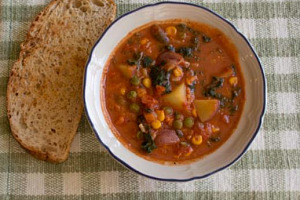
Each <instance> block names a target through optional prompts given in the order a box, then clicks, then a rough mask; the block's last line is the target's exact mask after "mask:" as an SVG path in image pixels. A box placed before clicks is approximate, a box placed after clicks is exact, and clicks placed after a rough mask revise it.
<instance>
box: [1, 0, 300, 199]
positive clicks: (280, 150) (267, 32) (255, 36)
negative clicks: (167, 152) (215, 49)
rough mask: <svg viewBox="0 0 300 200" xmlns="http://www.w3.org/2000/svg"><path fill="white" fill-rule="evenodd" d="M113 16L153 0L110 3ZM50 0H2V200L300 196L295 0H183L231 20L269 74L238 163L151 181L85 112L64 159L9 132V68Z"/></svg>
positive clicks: (298, 15)
mask: <svg viewBox="0 0 300 200" xmlns="http://www.w3.org/2000/svg"><path fill="white" fill-rule="evenodd" d="M115 1H116V4H117V8H118V9H117V15H118V16H120V15H121V14H123V13H126V12H128V11H130V10H133V9H135V8H138V7H140V6H143V5H145V4H147V3H153V2H157V1H151V0H144V1H143V0H115ZM48 2H49V0H1V1H0V199H20V200H25V199H30V200H34V199H151V200H152V199H172V200H173V199H197V200H198V199H223V200H228V199H242V200H243V199H245V200H248V199H259V200H261V199H278V200H281V199H295V200H299V199H300V56H299V55H300V1H299V0H287V1H284V0H237V1H230V0H212V1H209V0H206V1H196V0H194V1H186V2H192V3H195V4H199V5H203V6H206V7H207V8H210V9H212V10H214V11H216V12H217V13H219V14H220V15H222V16H223V17H225V18H227V19H228V20H230V21H231V22H232V23H233V24H234V25H236V27H237V28H238V29H239V30H240V31H241V32H242V33H243V34H244V35H245V36H246V37H247V38H249V40H250V42H251V43H252V44H253V46H254V48H255V50H256V51H257V53H258V55H259V57H260V59H261V61H262V64H263V67H264V70H265V75H266V78H267V84H268V88H267V89H268V94H267V98H268V106H267V112H266V114H265V119H264V123H263V126H262V128H261V130H260V132H259V134H258V136H257V138H256V139H255V141H254V142H253V144H252V145H251V148H250V149H249V150H248V152H247V153H246V154H245V155H244V156H243V157H242V159H240V160H239V161H238V162H237V163H236V164H234V165H233V166H231V167H229V168H228V169H226V170H223V171H221V172H219V173H217V174H214V175H212V176H210V177H208V178H206V179H204V180H195V181H191V182H186V183H174V182H162V181H156V180H151V179H148V178H145V177H142V176H140V175H137V174H135V173H134V172H132V171H130V170H128V169H127V168H125V167H123V166H122V165H120V164H119V163H118V162H116V161H115V160H114V159H113V158H112V157H111V156H110V155H109V153H108V152H107V151H106V150H105V149H104V148H103V147H102V146H101V145H100V143H99V142H98V140H97V138H96V136H95V135H94V133H93V132H92V130H91V128H90V126H89V124H88V122H87V120H86V117H85V116H82V120H81V123H80V126H79V129H78V133H77V135H76V137H75V140H74V142H73V144H72V148H71V153H70V157H69V159H68V160H67V161H66V162H64V163H62V164H50V163H46V162H43V161H39V160H36V159H35V158H33V157H32V156H30V155H29V154H27V153H26V152H25V151H24V150H23V149H22V148H21V147H20V146H19V144H18V143H17V142H16V141H15V139H14V138H13V137H12V135H11V132H10V128H9V123H8V119H7V115H6V87H7V81H8V76H9V71H10V69H11V67H12V65H13V63H14V62H15V60H16V59H17V58H18V54H19V50H20V43H21V42H22V41H23V40H24V38H25V34H26V33H27V31H28V28H29V26H30V24H31V21H32V20H33V19H34V17H35V16H36V15H37V14H38V13H39V12H40V11H41V10H42V9H43V8H44V7H45V5H46V4H47V3H48Z"/></svg>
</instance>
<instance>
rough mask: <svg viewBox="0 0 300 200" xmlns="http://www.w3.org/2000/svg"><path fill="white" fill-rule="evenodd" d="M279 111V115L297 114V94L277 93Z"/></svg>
mask: <svg viewBox="0 0 300 200" xmlns="http://www.w3.org/2000/svg"><path fill="white" fill-rule="evenodd" d="M276 99H277V109H278V110H277V111H278V113H284V114H290V113H297V112H299V110H297V109H298V108H297V105H296V103H297V100H296V94H295V93H291V92H279V93H277V98H276Z"/></svg>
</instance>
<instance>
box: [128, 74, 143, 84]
mask: <svg viewBox="0 0 300 200" xmlns="http://www.w3.org/2000/svg"><path fill="white" fill-rule="evenodd" d="M140 82H141V81H140V79H139V77H137V76H133V77H132V78H131V79H130V83H131V84H132V85H135V86H138V85H139V84H140Z"/></svg>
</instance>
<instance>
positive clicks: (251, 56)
mask: <svg viewBox="0 0 300 200" xmlns="http://www.w3.org/2000/svg"><path fill="white" fill-rule="evenodd" d="M176 18H177V19H178V18H181V19H189V20H192V21H196V22H200V23H204V24H208V25H210V26H212V27H215V28H218V29H219V30H221V31H222V32H223V33H224V34H225V35H226V36H227V37H228V38H229V39H231V40H232V42H233V43H234V44H235V46H236V48H237V50H238V52H239V61H240V65H241V70H242V72H243V74H244V79H245V88H246V103H245V106H244V110H243V114H242V117H241V120H240V122H239V124H238V126H237V129H236V130H235V132H234V133H233V134H232V136H231V137H230V138H229V139H228V140H227V141H226V142H225V143H224V144H223V145H222V146H221V147H220V148H219V149H217V150H216V151H215V152H213V153H212V154H209V155H207V156H205V157H204V158H202V159H200V160H198V161H196V162H193V163H189V164H185V165H178V166H172V167H170V166H166V165H161V164H158V163H154V162H150V161H147V160H145V159H143V158H141V157H138V156H137V155H136V154H134V153H132V152H131V151H129V150H128V149H127V148H125V147H124V146H123V145H122V144H121V143H120V142H119V141H118V140H117V139H116V137H115V136H114V134H113V133H112V131H111V130H110V129H109V126H108V124H107V122H106V120H105V118H104V115H103V110H102V107H101V98H100V91H101V88H102V85H101V78H102V73H103V68H104V66H105V63H106V61H107V60H108V58H109V56H110V54H111V52H112V51H113V50H114V48H115V47H116V46H117V45H118V43H119V42H120V41H121V40H122V39H123V38H124V37H125V36H126V35H127V34H128V33H129V32H130V31H132V30H133V29H135V28H137V27H139V26H141V25H144V24H146V23H149V22H151V21H155V20H167V19H176ZM264 79H265V78H264V75H263V69H262V67H261V65H260V63H259V60H258V58H257V56H256V55H255V53H254V51H253V50H252V48H251V47H250V45H249V43H248V42H247V40H246V39H245V38H244V37H243V36H242V35H241V34H240V33H239V32H237V30H236V29H235V28H234V27H233V26H232V25H231V24H230V23H228V22H227V21H226V20H224V19H222V17H220V16H218V15H216V14H214V13H213V12H211V11H209V10H207V9H205V8H202V7H199V6H195V5H190V4H183V3H160V4H154V5H149V6H146V7H143V8H140V9H138V10H136V11H133V12H131V13H129V14H127V15H125V16H123V17H121V18H119V19H118V20H116V21H115V22H114V23H113V24H112V25H111V26H110V27H109V29H108V30H107V31H106V32H105V33H104V34H103V35H102V37H101V38H100V39H99V41H98V42H97V43H96V45H95V47H94V49H93V51H92V54H91V57H90V60H89V62H88V64H87V68H86V72H85V80H84V102H85V109H86V113H87V116H88V118H89V122H90V124H91V126H92V127H93V130H94V132H95V133H96V135H97V137H98V138H99V139H100V141H101V143H102V144H103V145H104V146H105V147H106V148H107V149H108V150H109V152H110V153H111V154H112V155H113V156H114V157H115V158H116V159H117V160H119V161H120V162H121V163H122V164H124V165H126V166H127V167H129V168H131V169H132V170H134V171H136V172H139V173H140V174H143V175H145V176H148V177H152V178H157V179H162V180H178V181H181V180H190V179H193V178H202V177H206V176H208V175H210V174H212V173H214V172H216V171H219V170H221V169H223V168H226V167H227V166H229V165H230V164H232V163H233V162H235V161H236V160H237V159H238V158H239V157H240V156H241V155H242V154H243V153H244V152H245V151H246V149H247V147H248V146H249V145H250V143H251V142H252V140H253V139H254V137H255V135H256V133H257V131H258V129H259V127H260V125H261V122H262V117H263V114H264V110H265V102H266V97H265V94H266V91H265V80H264Z"/></svg>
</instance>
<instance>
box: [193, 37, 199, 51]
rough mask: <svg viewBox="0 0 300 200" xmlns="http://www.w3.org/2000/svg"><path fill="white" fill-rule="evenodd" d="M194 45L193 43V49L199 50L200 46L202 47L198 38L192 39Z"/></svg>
mask: <svg viewBox="0 0 300 200" xmlns="http://www.w3.org/2000/svg"><path fill="white" fill-rule="evenodd" d="M192 43H193V49H194V50H197V49H198V48H199V46H200V41H199V38H198V37H194V38H193V39H192Z"/></svg>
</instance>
